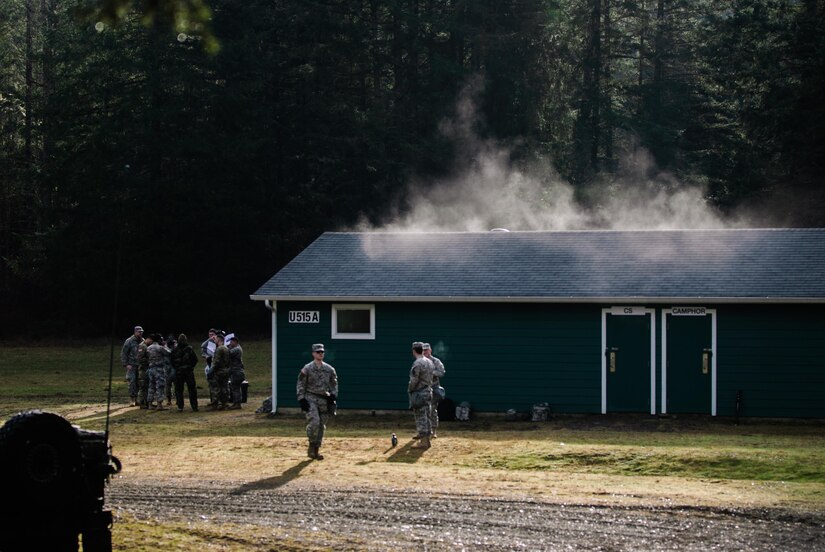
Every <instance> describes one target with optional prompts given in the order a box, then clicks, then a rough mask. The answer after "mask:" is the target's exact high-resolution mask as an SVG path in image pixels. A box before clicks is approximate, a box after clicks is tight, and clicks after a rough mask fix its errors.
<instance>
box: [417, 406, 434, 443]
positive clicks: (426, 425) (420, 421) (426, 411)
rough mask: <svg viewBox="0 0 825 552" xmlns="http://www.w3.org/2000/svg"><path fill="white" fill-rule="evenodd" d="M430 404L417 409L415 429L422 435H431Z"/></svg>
mask: <svg viewBox="0 0 825 552" xmlns="http://www.w3.org/2000/svg"><path fill="white" fill-rule="evenodd" d="M430 428H431V426H430V405H429V404H428V405H425V406H423V407H421V408H416V409H415V429H416V431H417V432H418V435H419V436H420V437H423V436H427V437H429V436H430Z"/></svg>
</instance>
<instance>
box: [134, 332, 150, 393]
mask: <svg viewBox="0 0 825 552" xmlns="http://www.w3.org/2000/svg"><path fill="white" fill-rule="evenodd" d="M148 348H149V346H148V345H147V344H146V341H145V340H144V341H143V343H141V344H140V345H138V352H137V358H138V403H139V404H140V407H141V408H148V407H149V401H148V400H147V397H148V396H149V355H148V354H147V352H146V351H147V350H148Z"/></svg>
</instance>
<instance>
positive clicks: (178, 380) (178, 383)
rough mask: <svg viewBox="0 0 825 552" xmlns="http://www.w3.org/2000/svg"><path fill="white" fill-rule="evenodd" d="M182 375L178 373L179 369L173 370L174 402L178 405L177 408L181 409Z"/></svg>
mask: <svg viewBox="0 0 825 552" xmlns="http://www.w3.org/2000/svg"><path fill="white" fill-rule="evenodd" d="M184 380H185V378H184V376H183V375H182V374H181V373H180V371H176V372H175V404H176V405H177V407H178V410H183V383H184Z"/></svg>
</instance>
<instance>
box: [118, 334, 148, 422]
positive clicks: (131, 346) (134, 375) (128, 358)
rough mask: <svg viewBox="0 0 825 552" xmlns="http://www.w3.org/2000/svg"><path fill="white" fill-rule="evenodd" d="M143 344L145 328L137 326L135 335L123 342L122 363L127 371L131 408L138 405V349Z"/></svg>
mask: <svg viewBox="0 0 825 552" xmlns="http://www.w3.org/2000/svg"><path fill="white" fill-rule="evenodd" d="M141 343H143V328H142V327H141V326H135V328H134V333H133V334H132V335H130V336H129V337H127V338H126V341H124V342H123V349H122V350H121V351H120V363H121V364H122V365H123V369H124V370H126V381H128V382H129V399H130V404H129V406H137V405H138V347H139V346H140V344H141Z"/></svg>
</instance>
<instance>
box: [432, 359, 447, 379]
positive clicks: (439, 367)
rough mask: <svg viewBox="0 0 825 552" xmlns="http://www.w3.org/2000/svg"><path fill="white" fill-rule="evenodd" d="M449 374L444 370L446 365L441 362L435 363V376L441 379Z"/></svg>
mask: <svg viewBox="0 0 825 552" xmlns="http://www.w3.org/2000/svg"><path fill="white" fill-rule="evenodd" d="M446 373H447V370H446V369H445V368H444V363H443V362H441V361H440V360H439V361H438V362H433V374H434V375H436V376H438V377H439V378H440V377H442V376H443V375H444V374H446Z"/></svg>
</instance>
